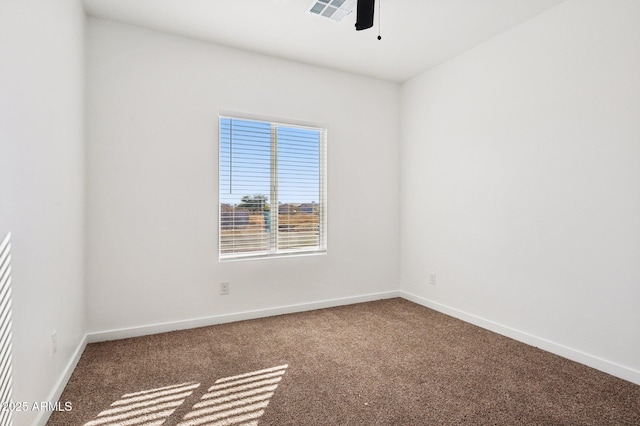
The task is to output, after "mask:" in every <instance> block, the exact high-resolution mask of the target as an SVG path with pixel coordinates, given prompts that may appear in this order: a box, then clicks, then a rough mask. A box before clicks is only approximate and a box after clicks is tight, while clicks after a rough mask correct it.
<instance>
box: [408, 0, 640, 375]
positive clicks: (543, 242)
mask: <svg viewBox="0 0 640 426" xmlns="http://www.w3.org/2000/svg"><path fill="white" fill-rule="evenodd" d="M639 28H640V2H637V1H635V0H615V1H601V0H592V1H588V0H579V1H578V0H576V1H568V2H566V3H563V4H561V5H559V6H558V7H556V8H554V9H552V10H550V11H549V12H547V13H544V14H542V15H540V16H538V17H536V18H535V19H533V20H531V21H528V22H526V23H524V24H522V25H520V26H518V27H516V28H514V29H512V30H510V31H508V32H506V33H504V34H503V35H501V36H499V37H497V38H495V39H493V40H491V41H489V42H487V43H484V44H482V45H480V46H478V47H476V48H474V49H472V50H471V51H468V52H467V53H465V54H463V55H461V56H459V57H457V58H456V59H454V60H452V61H450V62H448V63H445V64H443V65H441V66H439V67H437V68H435V69H432V70H431V71H429V72H426V73H424V74H422V75H420V76H419V77H416V78H414V79H413V80H411V81H409V82H407V83H406V84H404V85H403V87H402V117H403V119H402V131H403V141H402V150H401V164H402V172H401V188H402V194H401V199H402V201H401V208H402V213H401V223H402V225H401V226H402V231H401V235H402V236H401V255H402V256H401V290H403V291H405V292H407V294H409V295H413V296H416V297H414V299H415V300H419V301H422V302H425V304H428V305H431V306H434V307H438V308H439V309H442V310H444V311H447V312H450V313H452V314H454V315H458V316H460V317H463V318H465V319H468V320H472V321H475V322H477V323H481V324H483V325H485V326H489V327H490V328H491V327H493V328H495V329H497V330H500V331H501V332H505V333H507V334H511V335H513V336H515V337H518V338H520V339H523V340H525V341H529V342H532V343H535V344H539V345H540V346H543V347H546V348H547V349H550V350H553V351H555V352H558V353H562V354H563V355H565V356H569V357H571V358H574V359H577V360H579V361H581V362H585V363H587V364H590V365H593V366H596V367H598V368H601V369H604V370H606V371H609V372H612V373H613V374H616V375H620V376H623V377H625V378H627V379H629V380H633V381H635V382H636V383H640V338H639V337H640V187H639V183H640V119H639V117H640V30H639ZM429 273H435V274H437V275H436V277H437V280H436V285H435V286H431V285H429V284H428V274H429Z"/></svg>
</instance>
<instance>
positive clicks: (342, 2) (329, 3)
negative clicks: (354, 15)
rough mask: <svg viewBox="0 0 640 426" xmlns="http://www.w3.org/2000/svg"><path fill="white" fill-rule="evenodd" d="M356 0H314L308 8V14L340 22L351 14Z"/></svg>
mask: <svg viewBox="0 0 640 426" xmlns="http://www.w3.org/2000/svg"><path fill="white" fill-rule="evenodd" d="M355 6H356V0H314V1H313V3H311V7H309V13H311V14H314V15H318V16H324V17H326V18H331V19H333V20H334V21H341V20H342V18H344V17H345V16H347V15H348V14H350V13H351V12H353V9H354V8H355Z"/></svg>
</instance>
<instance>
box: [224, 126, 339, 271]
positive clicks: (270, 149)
mask: <svg viewBox="0 0 640 426" xmlns="http://www.w3.org/2000/svg"><path fill="white" fill-rule="evenodd" d="M219 124H220V135H219V140H220V157H219V158H220V164H219V170H220V181H219V182H220V183H219V193H220V194H219V195H220V215H219V218H220V246H219V247H220V249H219V252H220V253H219V255H220V259H221V260H225V259H237V258H246V257H265V256H279V255H292V254H301V253H323V252H325V251H326V240H327V237H326V213H327V205H326V192H325V187H326V170H325V169H326V168H325V141H326V131H325V129H322V128H316V127H309V126H300V125H296V124H286V123H276V122H269V121H259V120H254V119H246V118H237V117H229V116H220V123H219Z"/></svg>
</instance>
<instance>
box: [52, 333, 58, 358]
mask: <svg viewBox="0 0 640 426" xmlns="http://www.w3.org/2000/svg"><path fill="white" fill-rule="evenodd" d="M56 352H58V332H57V331H54V332H53V333H51V356H53V355H54V354H55V353H56Z"/></svg>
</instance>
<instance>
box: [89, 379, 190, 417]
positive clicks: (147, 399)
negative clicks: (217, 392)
mask: <svg viewBox="0 0 640 426" xmlns="http://www.w3.org/2000/svg"><path fill="white" fill-rule="evenodd" d="M199 386H200V383H193V382H190V383H182V384H179V385H172V386H165V387H161V388H156V389H148V390H144V391H140V392H134V393H127V394H124V395H122V397H120V399H119V400H117V401H115V402H114V403H112V404H111V408H109V409H107V410H104V411H102V412H100V414H98V415H97V416H96V418H95V419H94V420H91V421H90V422H87V423H85V424H84V426H116V425H118V426H128V425H142V424H144V425H145V426H158V425H161V424H162V423H164V421H165V420H166V419H167V418H168V417H169V416H171V414H172V413H173V412H174V411H175V410H176V408H178V407H179V406H180V405H182V403H183V402H184V400H185V399H186V398H187V397H188V396H190V395H191V394H192V393H193V391H194V390H195V389H197V388H198V387H199Z"/></svg>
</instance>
